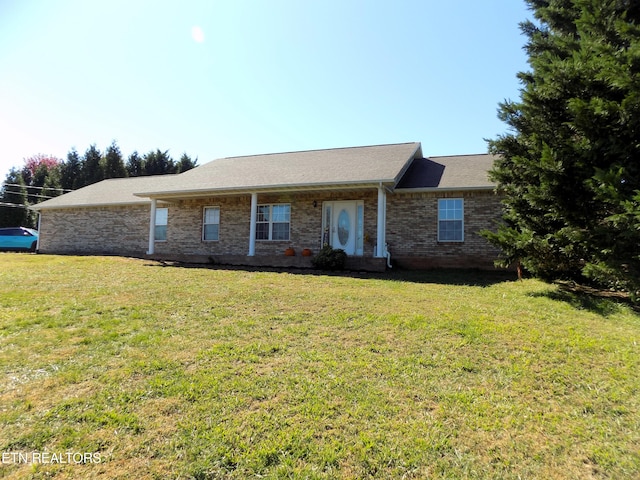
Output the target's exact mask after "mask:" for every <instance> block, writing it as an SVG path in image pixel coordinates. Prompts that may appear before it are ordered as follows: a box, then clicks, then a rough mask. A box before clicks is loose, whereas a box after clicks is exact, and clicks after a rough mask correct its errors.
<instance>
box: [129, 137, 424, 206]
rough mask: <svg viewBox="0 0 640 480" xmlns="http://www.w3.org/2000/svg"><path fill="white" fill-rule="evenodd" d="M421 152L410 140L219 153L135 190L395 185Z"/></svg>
mask: <svg viewBox="0 0 640 480" xmlns="http://www.w3.org/2000/svg"><path fill="white" fill-rule="evenodd" d="M421 156H422V150H421V146H420V143H419V142H414V143H401V144H394V145H376V146H369V147H353V148H334V149H329V150H311V151H304V152H288V153H274V154H268V155H252V156H246V157H231V158H221V159H219V160H213V161H212V162H209V163H206V164H204V165H201V166H199V167H197V168H194V169H193V170H189V171H187V172H185V173H183V174H181V175H179V176H178V177H177V178H175V179H174V180H173V181H171V182H170V183H165V184H156V185H155V186H156V187H157V188H155V189H154V188H152V189H148V190H140V191H139V192H137V193H138V194H139V195H141V196H155V197H159V198H161V197H163V196H164V197H170V196H179V195H185V194H191V195H197V194H199V193H216V192H223V191H224V192H230V191H238V192H239V191H257V190H269V189H292V188H295V189H302V188H306V189H309V188H330V187H341V186H345V185H355V184H360V185H363V184H368V185H371V184H378V183H380V182H383V183H392V184H394V185H395V183H396V182H397V181H398V180H399V177H400V176H401V175H402V174H403V173H404V171H405V170H406V168H407V167H408V166H409V163H410V161H411V160H412V159H413V158H417V157H421Z"/></svg>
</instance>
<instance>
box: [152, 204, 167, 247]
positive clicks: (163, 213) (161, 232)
mask: <svg viewBox="0 0 640 480" xmlns="http://www.w3.org/2000/svg"><path fill="white" fill-rule="evenodd" d="M168 219H169V209H168V208H156V223H155V238H156V242H166V241H167V223H168Z"/></svg>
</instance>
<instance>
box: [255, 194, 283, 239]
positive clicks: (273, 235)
mask: <svg viewBox="0 0 640 480" xmlns="http://www.w3.org/2000/svg"><path fill="white" fill-rule="evenodd" d="M290 225H291V205H290V204H288V203H281V204H273V205H258V212H257V217H256V240H289V226H290Z"/></svg>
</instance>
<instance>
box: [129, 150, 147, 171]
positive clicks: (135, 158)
mask: <svg viewBox="0 0 640 480" xmlns="http://www.w3.org/2000/svg"><path fill="white" fill-rule="evenodd" d="M126 168H127V173H128V174H129V176H130V177H139V176H140V175H143V173H144V160H143V159H142V157H141V156H140V155H139V154H138V151H137V150H135V151H134V152H133V153H132V154H131V155H129V158H128V159H127V165H126Z"/></svg>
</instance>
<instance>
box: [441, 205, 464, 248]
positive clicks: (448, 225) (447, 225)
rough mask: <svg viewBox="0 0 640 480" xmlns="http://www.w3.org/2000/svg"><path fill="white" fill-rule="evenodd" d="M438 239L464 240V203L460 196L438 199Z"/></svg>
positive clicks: (442, 240) (443, 240) (445, 240)
mask: <svg viewBox="0 0 640 480" xmlns="http://www.w3.org/2000/svg"><path fill="white" fill-rule="evenodd" d="M438 241H439V242H463V241H464V203H463V200H462V198H441V199H439V200H438Z"/></svg>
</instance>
